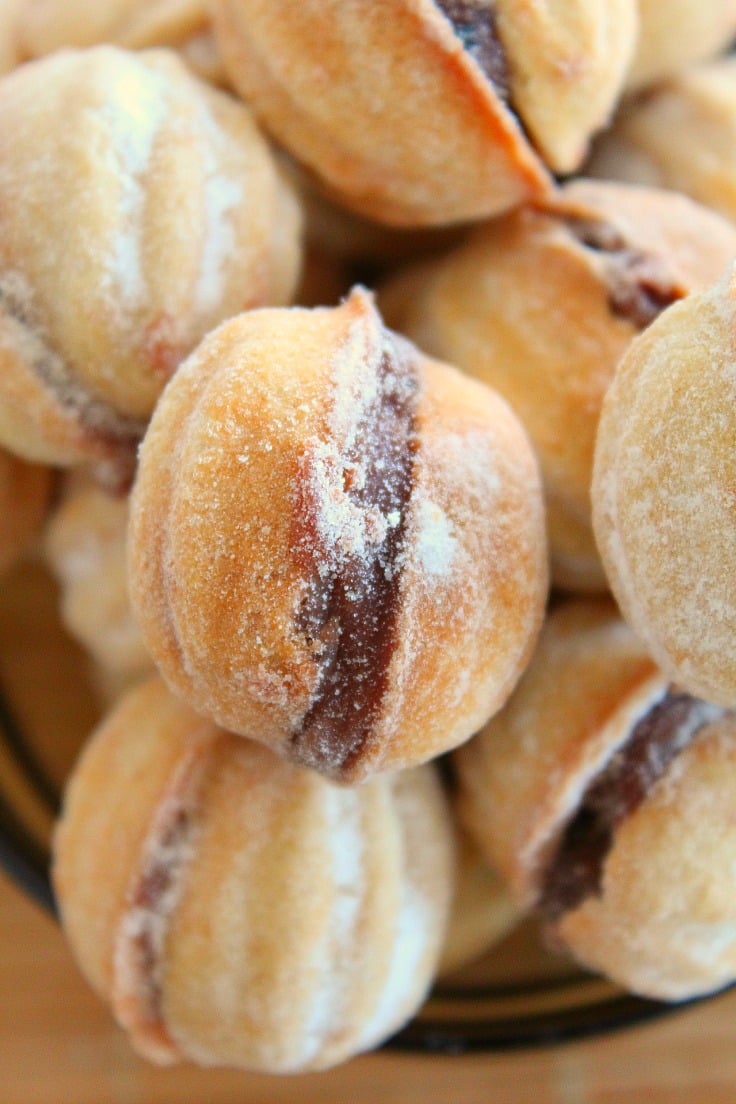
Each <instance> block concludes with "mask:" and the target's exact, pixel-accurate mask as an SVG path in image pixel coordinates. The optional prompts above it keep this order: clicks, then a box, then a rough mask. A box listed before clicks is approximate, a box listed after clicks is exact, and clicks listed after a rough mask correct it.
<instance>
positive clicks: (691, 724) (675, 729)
mask: <svg viewBox="0 0 736 1104" xmlns="http://www.w3.org/2000/svg"><path fill="white" fill-rule="evenodd" d="M698 713H699V714H700V717H698ZM721 713H722V710H719V709H718V708H717V707H716V706H711V707H709V706H707V705H705V703H704V702H702V701H700V700H699V699H698V698H693V697H691V696H690V695H689V694H682V693H677V692H674V691H672V690H670V691H668V692H667V694H665V696H664V697H663V698H662V700H661V701H659V702H658V703H657V704H656V705H655V706H653V707H652V708H651V709H650V710H649V711H648V712H647V713H646V714H645V715H644V716H643V717H642V718H641V719H640V720H639V721H638V722H637V724H636V725H635V726H634V728H633V729H632V731H631V735H630V736H629V739H628V740H627V742H626V743H625V745H624V746H623V747H622V748H621V749H620V750H619V751H618V752H617V753H616V754H615V755H614V756H613V758H612V759H611V762H610V763H609V764H608V765H607V767H606V768H605V769H604V770H603V771H602V772H601V774H600V775H598V777H597V778H595V779H594V780H593V782H592V783H591V784H590V786H588V788H587V790H586V791H585V793H584V795H583V799H582V802H581V804H580V808H579V810H578V812H577V814H576V816H575V817H574V818H573V820H572V821H571V822H570V823H569V824H568V826H567V828H566V830H565V833H564V835H563V837H562V841H561V843H560V846H559V848H558V850H557V854H556V855H555V856H554V857H553V859H552V861H551V862H550V865H549V866H548V868H547V871H546V873H545V876H544V880H543V884H542V893H541V898H540V902H539V908H540V910H541V911H542V913H543V914H544V915H545V917H546V918H547V919H548V920H556V919H558V918H559V917H560V916H561V915H562V914H563V913H565V912H567V911H568V910H570V909H573V908H577V906H578V905H580V904H582V902H583V901H585V900H586V899H587V898H588V897H592V896H599V895H600V892H601V882H602V876H603V867H604V864H605V861H606V857H607V855H608V853H609V851H610V850H611V846H612V844H613V837H614V833H615V830H616V828H617V827H618V825H619V824H621V822H622V821H624V820H625V819H626V817H628V816H630V815H631V814H632V813H633V812H634V811H635V810H636V809H637V808H638V807H639V805H640V804H641V803H642V801H643V800H644V798H645V797H646V796H647V794H648V793H649V791H650V790H651V788H652V786H653V785H654V784H655V782H657V780H658V779H659V778H661V777H662V776H663V775H664V774H665V772H666V771H667V770H668V768H669V767H670V765H671V764H672V762H673V761H674V760H675V759H676V758H677V756H678V755H679V754H680V753H681V752H682V751H684V750H685V748H686V747H688V746H689V744H690V743H691V742H692V740H693V739H694V738H695V736H696V735H697V733H698V732H699V731H700V729H701V728H703V727H704V726H705V725H706V724H709V723H710V721H712V720H713V719H714V718H715V717H716V716H720V715H721Z"/></svg>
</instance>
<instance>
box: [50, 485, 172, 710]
mask: <svg viewBox="0 0 736 1104" xmlns="http://www.w3.org/2000/svg"><path fill="white" fill-rule="evenodd" d="M127 525H128V499H127V497H125V496H113V495H110V494H107V493H106V492H105V491H103V490H101V489H100V488H98V487H95V486H94V485H90V484H89V483H85V482H76V483H74V484H73V485H72V486H70V487H69V488H68V489H67V490H66V491H65V493H64V494H63V497H62V501H61V502H60V503H59V505H58V507H57V508H56V510H55V511H54V513H53V515H52V517H51V518H50V519H49V522H48V524H47V526H46V530H45V532H44V540H43V549H44V555H45V559H46V562H47V563H48V564H49V566H50V567H51V570H52V571H53V573H54V575H55V576H56V578H57V579H58V581H59V586H60V590H61V594H60V605H61V617H62V621H63V623H64V625H65V627H66V628H67V630H68V631H69V633H70V634H71V635H72V636H73V637H74V638H75V639H76V640H77V641H78V642H79V643H80V644H82V645H83V646H84V647H85V648H86V650H87V651H88V653H89V654H90V656H91V657H92V659H93V660H94V662H95V663H96V664H97V665H98V666H99V667H100V668H102V672H101V677H100V681H101V682H102V683H103V684H104V685H110V686H115V687H116V688H117V689H118V690H119V691H122V690H123V689H124V688H125V686H127V685H130V684H131V683H133V682H136V681H138V680H140V679H141V678H142V677H143V676H144V675H148V674H151V673H152V672H153V670H154V663H153V660H152V659H151V657H150V656H149V654H148V652H147V651H146V648H145V645H144V644H143V639H142V637H141V634H140V630H139V628H138V625H137V623H136V621H135V619H134V617H133V611H132V610H131V608H130V599H129V597H128V579H127V570H126V533H127Z"/></svg>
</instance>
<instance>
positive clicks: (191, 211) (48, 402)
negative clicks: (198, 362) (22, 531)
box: [0, 47, 298, 464]
mask: <svg viewBox="0 0 736 1104" xmlns="http://www.w3.org/2000/svg"><path fill="white" fill-rule="evenodd" d="M0 122H1V123H2V127H1V129H2V133H3V134H4V135H5V136H6V137H5V141H4V142H3V141H0V199H1V200H2V202H1V203H0V208H1V211H2V212H4V214H2V213H0V239H1V243H0V298H1V299H2V309H3V315H2V319H0V322H1V323H2V324H1V325H0V331H1V337H0V345H1V347H2V350H3V369H4V373H3V374H4V380H3V403H2V404H1V405H2V410H3V413H2V415H0V436H2V439H3V440H4V441H5V443H6V444H7V445H8V447H12V448H13V449H14V450H16V451H19V452H20V453H21V454H22V455H25V456H27V457H28V458H31V459H44V460H46V461H50V462H55V463H63V464H69V463H73V462H77V463H78V462H80V461H81V460H84V459H92V460H100V459H103V460H115V459H116V458H119V457H122V458H124V459H125V460H126V461H127V462H128V463H130V460H131V458H132V453H133V450H134V447H135V442H136V440H137V439H138V438H139V437H140V435H141V432H142V428H143V426H144V425H145V420H146V419H147V417H148V415H149V414H150V411H151V409H152V407H153V405H154V403H155V400H156V398H157V396H158V394H159V393H160V391H161V389H162V388H163V386H164V383H165V382H166V379H167V378H168V376H169V375H170V374H171V372H172V371H173V370H174V368H175V367H176V364H177V363H178V361H179V360H180V359H181V358H182V357H183V356H184V355H185V354H186V353H187V352H188V351H189V349H191V348H192V347H193V345H194V344H196V342H197V341H198V340H199V339H200V337H201V336H202V335H203V334H204V333H205V332H206V331H207V330H208V329H210V328H211V327H212V326H213V325H214V324H215V323H217V322H218V321H220V320H221V319H222V318H223V317H226V316H227V315H228V314H231V313H233V312H234V311H236V310H240V309H243V307H245V306H252V305H256V304H259V303H263V302H268V301H272V302H281V301H286V300H287V299H288V297H289V295H290V292H291V289H292V287H293V284H294V281H295V277H296V269H297V266H298V244H297V235H298V216H297V212H296V208H295V206H294V200H293V197H292V196H291V194H290V192H289V191H288V189H287V188H286V186H285V185H283V184H282V183H281V182H280V179H279V176H278V173H277V170H276V168H275V165H274V164H273V161H272V159H271V157H270V154H269V152H268V149H267V147H266V145H265V142H264V140H263V139H262V138H261V137H260V136H259V134H258V132H257V130H256V128H255V126H254V124H253V123H252V121H251V119H250V116H249V114H248V112H247V109H246V108H245V107H242V106H239V105H237V104H235V103H234V102H232V101H230V100H229V99H228V98H227V97H225V96H222V95H221V94H219V93H217V92H214V91H212V90H211V89H210V88H209V87H207V86H205V85H204V84H201V83H200V82H198V81H196V80H195V79H194V78H192V77H191V76H190V75H189V74H188V73H187V71H186V70H185V68H184V66H183V65H182V64H181V63H180V62H179V61H178V60H177V59H176V58H175V56H174V55H170V54H167V53H165V52H163V51H159V52H151V53H146V54H142V55H132V54H127V53H125V52H123V51H121V50H117V49H115V48H112V47H97V48H94V49H91V50H88V51H84V52H78V51H68V52H63V53H59V54H55V55H53V56H51V57H48V58H44V59H42V60H41V61H38V62H33V63H30V64H28V65H25V66H23V67H22V68H21V69H19V70H17V71H16V72H14V73H12V74H10V75H9V76H8V77H7V78H6V79H5V80H4V81H3V87H2V93H1V94H0ZM39 149H43V150H44V157H43V158H39V154H38V151H39ZM80 181H86V182H87V184H86V186H80ZM50 197H53V202H51V201H50ZM60 289H61V290H60Z"/></svg>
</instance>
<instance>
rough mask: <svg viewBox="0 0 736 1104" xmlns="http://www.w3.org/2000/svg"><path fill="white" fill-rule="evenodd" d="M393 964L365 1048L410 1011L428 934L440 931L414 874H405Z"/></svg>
mask: <svg viewBox="0 0 736 1104" xmlns="http://www.w3.org/2000/svg"><path fill="white" fill-rule="evenodd" d="M395 924H396V926H395V930H394V944H393V950H392V952H391V961H390V964H389V968H388V973H387V975H386V979H385V981H384V985H383V989H382V990H381V995H380V997H379V999H378V1004H377V1005H376V1008H375V1010H374V1012H373V1015H372V1016H371V1017H370V1018H369V1020H368V1021H367V1023H366V1024H365V1027H364V1028H363V1031H362V1032H361V1037H360V1046H361V1048H365V1047H370V1046H372V1045H374V1044H375V1043H377V1042H378V1041H380V1040H381V1039H384V1038H385V1037H386V1034H387V1033H388V1032H389V1031H391V1029H392V1028H393V1027H394V1026H395V1025H396V1022H397V1017H398V1016H400V1015H401V1013H402V1011H404V1010H406V1009H408V1007H409V1005H410V1001H411V999H412V997H414V996H415V995H416V993H417V988H418V985H417V978H419V977H421V976H422V974H421V971H420V966H421V962H422V959H423V958H424V956H425V954H426V951H427V942H428V934H429V933H433V932H434V930H435V928H436V924H437V921H436V915H435V910H433V909H432V907H431V906H430V903H429V902H428V901H427V900H426V899H425V898H424V896H423V895H422V894H421V893H420V891H419V889H418V887H417V886H416V885H415V884H414V882H413V879H412V877H411V872H410V871H404V876H403V878H402V883H401V899H400V903H399V907H398V911H397V915H396V921H395Z"/></svg>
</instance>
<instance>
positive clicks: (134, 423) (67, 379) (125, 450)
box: [0, 286, 147, 494]
mask: <svg viewBox="0 0 736 1104" xmlns="http://www.w3.org/2000/svg"><path fill="white" fill-rule="evenodd" d="M0 308H2V309H4V310H5V311H6V313H7V315H8V316H9V318H11V319H12V320H13V321H14V322H16V323H17V325H18V326H19V327H20V328H21V329H22V330H24V331H25V332H26V333H27V334H28V336H29V337H30V339H31V342H32V343H33V344H32V347H36V346H38V347H39V351H38V352H37V353H36V354H35V355H34V356H33V357H32V358H31V359H29V360H25V358H24V360H25V363H26V364H27V365H28V367H29V368H30V369H31V370H32V371H33V373H34V375H36V376H37V377H38V379H39V380H40V381H41V383H42V384H43V386H44V387H46V388H48V389H49V391H51V392H53V395H54V397H55V398H56V400H57V401H58V403H59V405H60V406H61V407H63V408H65V409H66V410H68V411H69V412H70V414H71V416H72V417H73V418H75V419H78V420H79V422H80V423H81V424H82V426H83V427H84V428H85V429H86V430H87V431H88V432H89V433H90V435H91V436H93V437H94V438H96V439H97V440H98V441H99V442H100V443H101V444H103V445H105V446H107V447H109V448H110V450H111V455H110V457H109V458H108V459H107V460H104V461H98V462H97V464H96V467H95V472H96V474H97V475H98V479H99V482H101V483H103V484H104V485H105V486H106V488H107V489H108V490H112V491H115V492H116V493H121V494H124V493H126V492H127V491H128V490H129V489H130V486H131V485H132V482H133V476H134V474H135V466H136V459H137V451H138V445H139V444H140V441H141V440H142V438H143V435H144V433H145V431H146V424H147V423H146V421H145V420H144V419H139V418H132V417H127V416H126V415H124V414H119V413H118V412H117V411H116V410H115V409H114V407H113V406H112V405H111V404H109V403H107V402H105V401H104V400H103V399H97V398H94V397H93V396H92V395H90V394H89V393H88V392H86V391H85V390H84V388H83V387H81V386H80V385H79V384H78V383H75V382H74V379H73V376H72V371H71V369H70V368H69V367H68V365H67V364H66V363H65V362H64V360H63V359H62V357H61V356H60V354H58V353H55V352H53V351H52V350H51V349H49V348H48V347H47V345H46V340H45V338H44V336H43V335H42V333H41V331H40V329H39V328H38V327H37V326H35V325H34V323H33V320H32V319H31V317H30V316H29V313H28V311H27V310H26V309H25V307H24V306H23V305H22V303H21V302H20V301H19V300H18V298H17V297H16V296H14V295H13V294H12V293H10V292H9V291H8V289H7V288H3V287H2V286H0ZM40 350H43V351H40Z"/></svg>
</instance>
